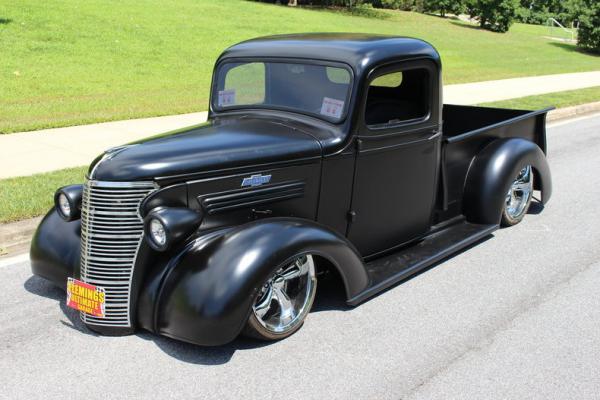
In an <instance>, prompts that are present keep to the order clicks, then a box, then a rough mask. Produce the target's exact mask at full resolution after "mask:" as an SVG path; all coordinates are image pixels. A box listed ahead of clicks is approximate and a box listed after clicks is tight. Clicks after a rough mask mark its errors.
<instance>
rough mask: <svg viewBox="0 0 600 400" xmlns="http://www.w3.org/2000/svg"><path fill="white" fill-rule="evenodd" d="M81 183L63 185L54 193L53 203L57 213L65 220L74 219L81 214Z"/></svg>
mask: <svg viewBox="0 0 600 400" xmlns="http://www.w3.org/2000/svg"><path fill="white" fill-rule="evenodd" d="M82 194H83V185H71V186H65V187H62V188H60V189H58V190H57V191H56V193H55V194H54V204H55V206H56V211H57V212H58V215H60V216H61V217H62V219H64V220H65V221H74V220H76V219H78V218H79V217H80V216H81V196H82Z"/></svg>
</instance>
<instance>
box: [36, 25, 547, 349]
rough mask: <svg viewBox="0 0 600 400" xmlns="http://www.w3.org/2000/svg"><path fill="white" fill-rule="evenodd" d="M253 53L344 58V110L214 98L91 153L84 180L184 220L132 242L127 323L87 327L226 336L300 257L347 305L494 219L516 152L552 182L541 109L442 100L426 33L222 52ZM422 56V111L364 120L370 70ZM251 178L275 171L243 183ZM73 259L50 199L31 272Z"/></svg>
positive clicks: (478, 234)
mask: <svg viewBox="0 0 600 400" xmlns="http://www.w3.org/2000/svg"><path fill="white" fill-rule="evenodd" d="M256 59H260V60H275V59H276V60H280V61H293V60H298V59H301V60H303V62H315V63H322V64H327V63H336V65H337V64H340V63H342V64H344V65H347V66H348V67H349V69H350V70H351V71H352V78H353V84H352V91H351V94H350V97H349V100H348V114H347V116H346V118H345V119H343V120H342V121H340V122H339V123H331V122H328V121H326V120H324V119H321V118H318V117H316V116H314V115H304V114H301V113H296V112H290V111H282V110H266V109H259V108H256V109H244V110H241V109H240V110H229V111H219V112H217V111H216V110H213V109H212V108H211V109H210V110H209V119H208V122H206V123H204V124H200V125H197V126H193V127H189V128H185V129H180V130H178V131H174V132H168V133H165V134H162V135H158V136H155V137H152V138H148V139H145V140H141V141H139V142H135V143H131V144H130V145H126V146H121V147H118V148H114V149H112V150H109V151H107V152H106V153H105V154H103V155H101V156H99V157H98V158H97V159H96V160H94V162H93V163H92V164H91V166H90V170H89V178H90V179H95V180H103V181H125V182H131V181H139V180H150V181H154V182H155V183H156V184H157V186H158V189H157V190H156V191H155V192H153V193H152V194H151V195H149V196H148V198H146V199H145V200H144V201H143V202H142V204H141V205H140V215H141V216H142V217H146V218H147V217H148V214H149V213H151V212H152V210H155V211H156V212H158V211H157V210H160V209H163V210H165V211H162V212H163V213H164V215H163V217H165V218H166V219H165V221H166V223H168V224H172V226H173V227H176V231H177V232H178V234H177V240H175V241H174V242H173V243H172V246H171V247H170V248H169V249H168V250H167V251H156V250H155V249H153V248H152V247H151V246H150V245H149V243H148V242H147V240H145V239H144V240H142V242H141V244H140V247H139V251H138V253H137V258H136V261H135V266H134V272H133V277H132V282H131V295H130V310H129V311H130V315H131V316H132V323H133V324H134V327H133V328H132V329H129V328H128V329H121V330H120V328H106V327H100V326H94V327H91V328H93V329H94V330H96V331H98V332H100V333H103V334H116V333H130V332H131V331H132V330H133V329H135V328H136V327H138V328H143V329H147V330H150V331H153V332H156V333H160V334H163V335H166V336H170V337H173V338H177V339H181V340H184V341H188V342H191V343H196V344H203V345H216V344H223V343H226V342H228V341H230V340H232V339H233V338H235V336H236V335H238V334H239V332H240V330H241V329H242V326H243V324H244V323H245V322H246V319H247V316H248V314H249V312H250V306H251V302H252V301H253V299H254V296H255V295H256V292H257V290H258V288H259V287H260V286H261V285H262V284H263V282H264V280H265V279H266V277H267V276H268V275H269V274H270V273H271V272H273V270H274V269H276V268H277V267H278V266H280V265H282V263H285V262H287V261H289V260H290V259H291V258H293V257H295V256H298V255H300V254H304V253H313V254H317V255H320V256H322V257H324V258H325V259H327V260H329V261H330V262H331V264H332V265H333V266H334V268H336V269H337V270H338V272H339V275H340V276H341V279H342V281H343V282H344V286H345V289H346V296H347V300H348V302H349V303H350V304H357V303H358V302H360V301H363V300H364V299H366V298H368V297H370V296H373V295H374V294H376V293H378V292H380V291H381V290H383V289H385V288H387V287H389V286H390V285H392V284H394V283H396V282H398V280H400V279H403V278H405V277H407V276H408V275H410V274H414V273H416V272H417V271H419V270H421V269H423V268H425V267H427V266H429V265H431V264H432V263H435V262H437V261H439V260H440V259H442V258H444V257H447V256H448V255H450V254H451V253H454V252H456V251H458V250H460V249H461V248H464V247H465V246H468V245H469V244H472V243H474V242H475V241H477V240H480V239H481V238H482V237H484V236H486V235H488V234H489V233H490V232H491V231H493V230H494V229H496V228H497V224H498V221H499V215H500V214H499V212H500V211H499V210H501V207H502V201H503V199H504V194H505V193H506V191H507V187H508V186H507V185H508V184H509V182H510V180H511V179H512V178H514V176H516V173H517V172H518V170H519V169H520V168H522V166H523V165H524V164H531V165H533V167H534V171H535V177H536V180H535V187H536V189H540V190H541V191H542V201H543V202H544V203H545V202H546V201H548V199H549V197H550V195H551V192H552V184H551V178H550V172H549V168H548V164H547V161H546V158H545V153H546V132H545V116H546V111H547V110H541V111H535V112H531V111H525V110H503V109H495V108H484V107H474V106H456V105H443V103H442V81H441V62H440V58H439V55H438V53H437V52H436V50H435V49H434V48H433V47H432V46H431V45H429V44H428V43H426V42H424V41H421V40H417V39H411V38H402V37H390V36H378V35H362V34H336V33H331V34H329V33H327V34H306V35H280V36H272V37H267V38H260V39H254V40H250V41H246V42H243V43H240V44H237V45H235V46H232V47H230V48H229V49H227V50H226V51H225V52H224V53H223V54H222V55H221V57H220V58H219V59H218V60H217V65H218V64H219V63H221V62H224V61H241V62H243V61H251V60H256ZM415 68H419V69H421V70H427V71H428V74H427V75H428V76H429V81H428V82H427V85H424V86H423V88H424V89H423V93H426V95H425V97H426V100H428V102H429V112H428V113H427V115H425V116H424V117H423V118H420V119H416V120H411V121H404V122H399V123H396V124H395V125H388V126H383V127H381V126H379V127H373V126H367V125H366V123H365V118H364V114H365V108H366V96H365V95H366V93H367V90H368V87H369V82H371V80H373V79H374V78H375V77H377V76H379V75H381V74H383V73H388V72H391V71H395V70H402V71H404V70H410V69H415ZM213 84H214V83H213ZM252 175H262V176H266V175H270V176H271V178H270V180H269V182H268V183H265V184H263V185H260V186H245V185H243V184H242V183H243V182H244V179H245V178H249V177H251V176H252ZM169 209H175V210H179V211H181V212H183V213H185V218H181V215H179V214H178V215H179V216H175V213H169V211H168V210H169ZM167 217H168V218H167ZM200 217H201V219H200ZM167 220H168V221H167ZM180 223H181V226H179V224H180ZM79 258H80V221H79V220H76V221H73V222H66V221H64V220H63V219H61V218H60V217H59V215H58V214H57V212H56V211H55V209H52V210H51V211H50V212H49V213H48V215H47V216H46V217H45V218H44V220H43V221H42V222H41V224H40V226H39V228H38V230H37V232H36V234H35V236H34V238H33V242H32V247H31V259H32V271H33V272H34V274H36V275H39V276H42V277H44V278H46V279H49V280H51V281H52V282H54V283H56V284H57V285H59V286H60V287H63V288H64V287H65V286H66V279H67V277H69V276H74V277H76V278H77V277H79ZM365 261H366V262H365Z"/></svg>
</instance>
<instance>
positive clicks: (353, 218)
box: [346, 210, 356, 222]
mask: <svg viewBox="0 0 600 400" xmlns="http://www.w3.org/2000/svg"><path fill="white" fill-rule="evenodd" d="M346 218H348V222H354V221H356V211H353V210H350V211H348V214H346Z"/></svg>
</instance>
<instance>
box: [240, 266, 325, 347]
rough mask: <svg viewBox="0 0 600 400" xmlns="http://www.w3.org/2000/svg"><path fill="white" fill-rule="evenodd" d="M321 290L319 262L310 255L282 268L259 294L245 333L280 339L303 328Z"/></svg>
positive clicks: (269, 338) (266, 338)
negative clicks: (318, 290)
mask: <svg viewBox="0 0 600 400" xmlns="http://www.w3.org/2000/svg"><path fill="white" fill-rule="evenodd" d="M316 290H317V276H316V270H315V263H314V260H313V257H312V256H311V255H310V254H307V255H302V256H298V257H297V258H295V259H294V260H293V261H292V262H290V263H287V264H286V265H284V266H282V267H280V268H279V269H278V270H277V271H275V273H274V274H273V275H272V276H271V277H269V279H267V281H266V282H265V283H264V285H263V286H262V288H261V290H260V291H259V293H258V295H257V296H256V299H255V300H254V303H253V305H252V310H251V312H250V317H249V318H248V322H247V324H246V328H245V330H244V334H245V335H246V336H250V337H253V338H255V339H260V340H269V341H272V340H280V339H285V338H286V337H288V336H291V335H292V334H294V333H295V332H296V331H298V329H300V328H301V327H302V324H303V323H304V320H305V319H306V316H307V315H308V312H309V311H310V309H311V307H312V305H313V302H314V299H315V294H316Z"/></svg>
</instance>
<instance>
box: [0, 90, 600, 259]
mask: <svg viewBox="0 0 600 400" xmlns="http://www.w3.org/2000/svg"><path fill="white" fill-rule="evenodd" d="M596 112H600V101H596V102H594V103H587V104H580V105H578V106H573V107H564V108H559V109H556V110H552V111H551V112H550V113H548V118H547V122H556V121H561V120H567V119H570V118H576V117H581V116H584V115H587V114H592V113H596ZM41 220H42V217H36V218H30V219H26V220H23V221H17V222H11V223H8V224H0V261H1V260H5V259H8V258H11V257H14V256H16V255H19V254H22V253H25V252H27V251H28V250H29V246H30V243H31V237H32V236H33V233H34V232H35V229H36V228H37V226H38V224H39V223H40V221H41Z"/></svg>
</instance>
